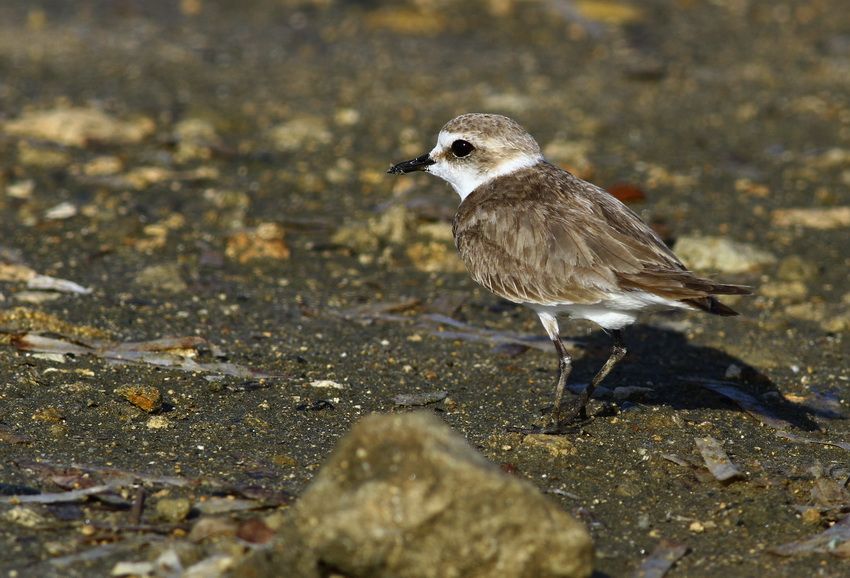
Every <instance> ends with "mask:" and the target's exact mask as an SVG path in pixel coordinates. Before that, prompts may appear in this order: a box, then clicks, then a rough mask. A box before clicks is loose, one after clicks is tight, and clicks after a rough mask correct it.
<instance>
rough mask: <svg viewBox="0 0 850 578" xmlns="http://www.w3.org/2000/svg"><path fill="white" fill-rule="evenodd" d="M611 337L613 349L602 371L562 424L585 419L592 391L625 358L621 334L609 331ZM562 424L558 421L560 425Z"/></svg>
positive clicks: (582, 394)
mask: <svg viewBox="0 0 850 578" xmlns="http://www.w3.org/2000/svg"><path fill="white" fill-rule="evenodd" d="M611 336H612V337H613V338H614V347H613V349H612V350H611V355H610V356H609V357H608V361H606V362H605V365H603V366H602V369H600V370H599V373H597V374H596V375H595V376H594V377H593V380H592V381H591V382H590V384H589V385H588V386H587V387H586V388H585V389H584V391H583V392H581V395H579V398H578V400H576V403H575V404H574V405H573V406H572V407H571V408H570V410H569V412H568V413H567V415H566V416H564V421H563V423H567V422H569V421H572V420H574V419H576V418H578V419H585V418H587V402H588V401H590V397H591V396H592V395H593V390H594V389H596V386H597V385H599V384H600V383H602V380H603V379H605V378H606V377H607V376H608V374H609V373H611V370H612V369H614V366H615V365H617V363H619V362H620V360H621V359H623V357H625V356H626V346H625V345H623V334H622V332H621V331H620V330H619V329H614V330H612V331H611ZM561 423H562V422H561V421H558V424H559V425H560V424H561Z"/></svg>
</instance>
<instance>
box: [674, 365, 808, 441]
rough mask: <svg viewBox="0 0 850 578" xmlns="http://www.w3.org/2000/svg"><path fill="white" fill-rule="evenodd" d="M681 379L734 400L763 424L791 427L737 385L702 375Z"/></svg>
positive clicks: (781, 427)
mask: <svg viewBox="0 0 850 578" xmlns="http://www.w3.org/2000/svg"><path fill="white" fill-rule="evenodd" d="M681 379H682V381H687V382H688V383H694V384H696V385H699V386H700V387H704V388H705V389H709V390H711V391H713V392H715V393H717V394H720V395H722V396H723V397H725V398H727V399H730V400H732V401H734V402H735V403H736V404H738V406H740V408H741V409H743V410H744V411H746V412H747V413H748V414H750V415H751V416H753V417H754V418H756V419H757V420H759V421H760V422H761V423H763V424H765V425H769V426H770V427H772V428H775V429H778V430H784V429H786V428H788V427H792V424H791V423H789V422H787V421H785V420H784V419H782V418H780V417H778V416H776V415H774V413H773V412H772V411H770V410H769V409H768V408H767V407H766V406H765V405H764V404H762V403H761V402H760V401H758V400H757V399H756V398H754V397H753V396H751V395H750V394H748V393H745V392H743V391H741V390H740V389H738V387H737V385H736V384H734V383H732V382H726V381H717V380H714V379H706V378H702V377H685V378H681Z"/></svg>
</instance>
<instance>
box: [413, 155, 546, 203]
mask: <svg viewBox="0 0 850 578" xmlns="http://www.w3.org/2000/svg"><path fill="white" fill-rule="evenodd" d="M436 151H437V149H435V150H434V151H432V153H431V154H432V155H434V154H435V153H436ZM542 160H543V156H542V155H524V156H518V157H514V158H512V159H508V160H506V161H504V162H503V163H501V164H499V165H497V166H496V168H494V169H493V170H490V171H487V172H486V173H479V172H478V171H473V170H462V169H461V170H459V169H458V167H456V166H453V165H450V164H449V163H446V162H438V163H436V164H433V165H431V166H430V167H428V168H427V169H426V171H427V172H429V173H431V174H432V175H436V176H438V177H440V178H441V179H443V180H445V181H446V182H448V183H449V184H450V185H451V186H452V188H453V189H454V190H455V191H456V192H457V194H458V195H460V202H461V203H462V202H463V201H464V199H466V197H468V196H469V194H470V193H471V192H472V191H474V190H475V189H477V188H478V187H480V186H481V185H483V184H485V183H488V182H490V181H492V180H493V179H495V178H497V177H503V176H505V175H509V174H511V173H513V172H516V171H519V170H522V169H527V168H528V167H533V166H534V165H536V164H537V163H539V162H541V161H542Z"/></svg>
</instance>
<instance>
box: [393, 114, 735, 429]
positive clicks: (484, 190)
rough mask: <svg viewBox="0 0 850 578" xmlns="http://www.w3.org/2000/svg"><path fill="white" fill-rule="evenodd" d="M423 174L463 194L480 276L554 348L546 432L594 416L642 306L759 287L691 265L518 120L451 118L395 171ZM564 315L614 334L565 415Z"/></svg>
mask: <svg viewBox="0 0 850 578" xmlns="http://www.w3.org/2000/svg"><path fill="white" fill-rule="evenodd" d="M414 171H425V172H427V173H431V174H433V175H436V176H438V177H440V178H442V179H444V180H446V181H448V183H449V184H450V185H451V186H452V187H453V188H454V190H455V191H457V193H458V195H460V199H461V203H460V207H459V208H458V211H457V214H456V215H455V218H454V223H453V227H452V231H453V234H454V240H455V245H456V246H457V250H458V252H459V253H460V257H461V259H462V260H463V262H464V264H465V265H466V268H467V270H468V271H469V274H470V275H471V276H472V278H473V279H474V280H475V281H476V282H477V283H479V284H481V285H483V286H484V287H486V288H487V289H489V290H490V291H492V292H493V293H495V294H496V295H498V296H500V297H502V298H504V299H507V300H508V301H513V302H514V303H521V304H522V305H525V306H527V307H530V308H531V309H533V310H534V311H535V312H536V313H537V315H538V316H539V317H540V321H541V322H542V323H543V327H544V329H545V330H546V333H547V334H548V335H549V338H550V339H551V340H552V343H554V345H555V350H556V352H557V354H558V381H557V385H556V387H555V399H554V407H553V410H552V413H551V415H550V418H549V425H548V427H547V429H546V431H550V432H553V433H557V432H559V431H562V430H561V428H562V426H563V425H566V424H567V423H569V422H570V421H572V420H574V419H576V418H581V419H584V418H586V417H587V415H586V405H587V402H588V400H589V399H590V396H591V395H592V394H593V390H594V388H596V386H598V385H599V383H600V382H601V381H602V380H603V379H605V376H606V375H608V373H609V372H610V371H611V370H612V369H613V368H614V366H615V365H616V364H617V362H619V361H620V360H621V359H622V358H623V357H624V356H625V355H626V348H625V346H624V345H623V340H622V334H621V330H622V328H623V327H625V326H627V325H631V324H632V323H634V322H635V320H636V318H637V315H638V313H640V312H642V311H659V310H666V309H686V310H694V311H705V312H707V313H713V314H715V315H737V313H736V312H735V311H734V310H732V309H731V308H729V307H727V306H726V305H724V304H722V303H721V302H720V301H718V300H717V299H716V298H715V297H714V296H715V295H742V294H749V293H750V290H749V288H747V287H743V286H740V285H726V284H722V283H717V282H715V281H712V280H710V279H704V278H701V277H697V276H696V275H694V274H693V273H692V272H691V271H688V269H687V268H686V267H685V266H684V265H683V264H682V262H681V261H680V260H679V259H678V258H677V257H676V255H674V254H673V252H672V251H671V250H670V249H669V248H667V246H666V245H665V244H664V242H663V241H662V240H661V239H660V238H659V237H658V235H656V234H655V232H654V231H653V230H652V229H651V228H650V227H649V226H648V225H647V224H646V223H644V222H643V221H642V220H641V219H640V217H638V216H637V215H636V214H635V213H634V212H633V211H632V210H631V209H629V208H628V207H626V206H625V205H624V204H623V203H621V202H620V201H619V200H617V199H616V198H614V197H612V196H611V195H610V194H608V193H607V192H606V191H604V190H603V189H601V188H599V187H597V186H596V185H593V184H591V183H588V182H586V181H583V180H582V179H580V178H578V177H576V176H575V175H573V174H571V173H569V172H567V171H565V170H563V169H561V168H558V167H556V166H554V165H552V164H550V163H548V162H546V159H544V158H543V155H542V153H541V152H540V146H539V145H538V144H537V142H536V141H535V140H534V139H533V138H532V137H531V135H529V134H528V133H527V132H526V131H525V129H523V128H522V127H521V126H520V125H519V124H518V123H517V122H515V121H514V120H511V119H510V118H507V117H504V116H500V115H495V114H479V113H472V114H464V115H462V116H459V117H457V118H455V119H453V120H451V121H449V122H448V123H447V124H446V125H445V126H444V127H443V129H442V130H441V131H440V134H439V136H438V137H437V146H435V147H434V149H433V150H432V151H431V152H429V153H427V154H424V155H422V156H420V157H417V158H415V159H413V160H409V161H405V162H402V163H398V164H397V165H394V166H393V167H392V168H391V169H390V170H389V171H388V172H389V173H390V174H404V173H410V172H414ZM560 315H565V316H568V317H570V318H574V319H588V320H590V321H593V322H594V323H596V324H598V325H600V326H601V327H602V328H603V329H604V330H605V331H606V332H608V333H610V334H611V335H612V337H613V339H614V347H613V350H612V352H611V355H610V357H609V358H608V360H607V361H606V362H605V364H604V365H603V366H602V369H600V370H599V372H598V373H597V374H596V376H595V377H594V378H593V379H592V380H591V382H590V384H589V385H588V386H587V387H586V388H585V389H584V391H583V392H582V393H581V395H580V396H579V397H578V399H577V400H576V403H575V404H573V406H572V407H571V408H570V409H569V410H568V411H566V412H562V411H561V401H562V398H563V395H564V386H565V385H566V382H567V378H568V377H569V374H570V369H571V367H572V361H571V358H570V355H569V354H568V353H567V350H566V348H565V347H564V344H563V343H562V342H561V337H560V330H559V328H558V317H559V316H560Z"/></svg>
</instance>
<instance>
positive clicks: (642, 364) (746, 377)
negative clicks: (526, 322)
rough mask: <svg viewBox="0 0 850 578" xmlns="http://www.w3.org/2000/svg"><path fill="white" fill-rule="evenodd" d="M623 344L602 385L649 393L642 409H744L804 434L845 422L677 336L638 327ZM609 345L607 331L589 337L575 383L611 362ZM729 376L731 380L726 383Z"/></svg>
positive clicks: (626, 334) (815, 402) (655, 328)
mask: <svg viewBox="0 0 850 578" xmlns="http://www.w3.org/2000/svg"><path fill="white" fill-rule="evenodd" d="M624 341H625V344H626V347H627V349H628V354H627V355H626V357H625V359H623V361H621V362H620V363H619V364H618V365H617V366H616V367H615V368H614V370H613V371H612V372H611V374H610V375H608V377H607V378H606V379H605V381H603V382H602V385H603V386H605V387H606V388H608V389H609V390H615V388H617V387H623V386H638V387H647V388H650V392H649V394H648V396H647V397H648V399H645V400H641V403H644V404H649V405H652V404H665V405H669V406H671V407H673V408H676V409H700V408H712V409H737V410H740V409H741V408H745V409H746V410H747V411H749V412H750V413H756V414H763V415H764V417H766V418H767V420H769V419H771V418H778V420H781V421H785V422H787V423H789V424H791V425H792V426H794V427H796V428H798V429H801V430H804V431H817V430H820V429H821V428H820V426H819V424H818V422H817V421H815V418H816V417H819V418H827V419H844V416H842V415H841V414H840V413H838V412H837V411H836V410H835V409H833V408H831V407H829V406H828V404H825V403H820V402H819V401H818V400H813V401H810V400H808V399H807V400H806V403H797V402H794V401H791V400H789V399H787V398H786V396H785V395H783V393H782V391H781V390H780V389H779V386H777V384H776V383H774V382H773V381H772V380H771V379H770V377H768V376H767V375H766V374H765V373H764V372H762V371H761V370H759V369H758V368H756V367H753V366H752V365H750V364H748V363H747V362H745V361H743V360H742V359H740V358H738V357H735V356H734V355H731V354H729V353H726V352H724V351H720V350H718V349H715V348H712V347H705V346H700V345H694V344H692V343H690V342H688V340H687V338H686V336H685V335H684V334H683V333H681V332H679V331H675V330H672V329H667V328H662V327H658V326H653V325H634V326H632V327H630V328H628V329H627V330H626V331H624ZM611 345H612V339H611V336H610V335H608V334H607V333H605V332H604V331H596V332H594V333H592V334H591V335H590V336H588V337H587V339H586V340H585V347H584V350H585V355H584V356H583V358H581V359H579V360H576V362H574V368H575V369H574V374H573V376H572V377H573V378H574V379H571V381H576V382H583V383H587V382H588V381H589V380H590V378H591V377H592V376H593V374H594V373H595V372H596V371H597V370H598V369H599V367H601V366H602V364H603V363H604V362H605V359H607V357H608V355H609V353H610V351H611ZM730 373H731V375H732V376H733V377H726V376H727V375H729V374H730ZM736 396H737V397H738V398H739V399H735V398H736ZM615 398H616V396H615ZM733 399H734V400H735V401H733ZM742 399H743V402H742V401H741V400H742ZM750 402H751V403H750ZM763 421H764V420H763Z"/></svg>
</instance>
